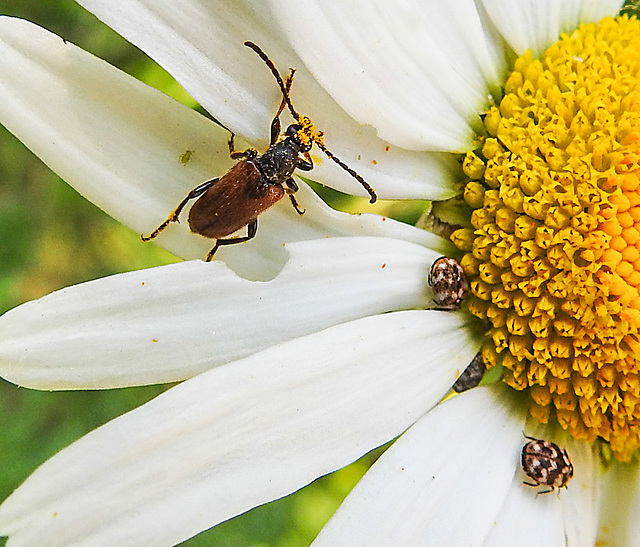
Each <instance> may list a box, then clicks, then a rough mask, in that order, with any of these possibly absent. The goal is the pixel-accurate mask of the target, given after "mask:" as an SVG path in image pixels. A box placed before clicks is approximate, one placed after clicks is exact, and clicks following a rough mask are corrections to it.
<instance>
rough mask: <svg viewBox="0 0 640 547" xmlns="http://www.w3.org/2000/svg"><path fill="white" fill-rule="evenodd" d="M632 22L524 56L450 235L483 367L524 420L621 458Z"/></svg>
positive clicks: (636, 219) (633, 341)
mask: <svg viewBox="0 0 640 547" xmlns="http://www.w3.org/2000/svg"><path fill="white" fill-rule="evenodd" d="M639 52H640V22H638V20H636V19H635V18H628V17H626V16H622V17H619V18H615V19H614V18H607V19H604V20H602V21H600V22H599V23H597V24H591V25H582V26H581V27H580V28H579V29H578V30H576V31H575V32H574V33H573V34H572V35H570V36H567V35H563V36H562V37H561V39H560V41H559V42H557V43H556V44H554V45H552V46H551V47H550V48H549V49H548V50H547V51H546V52H545V54H544V57H543V58H542V59H541V60H537V59H533V57H532V55H531V53H530V52H527V53H525V54H524V55H523V56H522V57H520V58H519V59H518V60H517V61H516V63H515V68H514V70H513V73H512V74H511V75H510V76H509V78H508V80H507V82H506V85H505V94H504V97H503V99H502V101H501V103H500V105H499V107H493V108H491V110H490V111H489V112H488V113H487V114H486V117H485V120H484V124H485V128H486V131H487V133H488V137H487V138H485V139H484V141H483V143H482V147H481V148H480V149H478V150H476V151H474V152H469V153H468V154H467V155H466V157H465V160H464V164H463V170H464V172H465V174H466V176H467V177H468V181H467V183H466V187H465V190H464V199H465V201H466V203H467V204H468V205H469V207H470V208H471V209H472V213H471V219H470V225H469V227H468V228H462V229H460V230H457V231H456V232H454V234H453V235H452V240H453V241H454V243H455V244H456V245H457V246H458V247H459V248H460V249H461V250H462V251H464V252H465V254H464V257H463V259H462V261H461V264H462V267H463V268H464V270H465V272H466V274H467V276H468V280H469V285H470V289H471V294H470V296H469V298H468V299H467V303H466V305H467V307H468V309H469V310H470V311H471V313H473V314H474V315H476V316H478V317H480V318H482V319H484V320H486V321H487V323H488V326H489V329H488V331H487V336H486V341H485V343H484V346H483V350H482V351H483V357H484V360H485V362H486V364H487V365H488V366H495V365H498V364H499V365H502V366H503V367H504V376H503V379H504V381H505V382H506V383H507V384H509V385H510V386H512V387H513V388H515V389H517V390H527V393H528V394H529V397H530V400H531V405H530V412H531V414H532V416H534V417H535V418H537V419H538V420H540V421H541V422H545V423H546V422H547V421H549V420H555V421H557V422H558V423H559V424H560V426H562V427H563V428H564V429H566V430H567V431H569V432H570V433H571V435H573V436H574V437H575V438H577V439H587V440H589V441H591V442H594V441H596V440H598V439H599V440H600V441H603V442H606V443H608V444H609V445H610V448H611V451H612V452H613V453H614V454H615V456H616V457H617V458H618V459H620V460H623V461H627V460H629V459H630V458H631V456H632V454H633V452H634V451H635V450H636V449H637V448H639V447H640V188H639V187H640V80H639V78H640V53H639Z"/></svg>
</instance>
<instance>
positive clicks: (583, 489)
mask: <svg viewBox="0 0 640 547" xmlns="http://www.w3.org/2000/svg"><path fill="white" fill-rule="evenodd" d="M561 446H562V447H564V448H565V449H566V450H567V453H568V454H569V457H570V458H571V463H572V464H573V469H574V476H573V479H571V482H570V483H569V484H568V485H567V488H566V489H562V491H561V492H560V494H559V497H560V501H561V503H562V513H563V520H564V534H565V537H566V544H567V547H581V546H582V545H596V540H597V536H598V524H599V516H600V515H599V513H600V498H601V495H602V484H601V482H602V481H601V470H600V465H599V463H598V461H599V458H598V457H594V448H593V447H592V446H591V445H590V444H589V443H588V442H585V441H576V440H575V439H572V438H571V437H569V436H567V437H566V440H563V442H562V444H561Z"/></svg>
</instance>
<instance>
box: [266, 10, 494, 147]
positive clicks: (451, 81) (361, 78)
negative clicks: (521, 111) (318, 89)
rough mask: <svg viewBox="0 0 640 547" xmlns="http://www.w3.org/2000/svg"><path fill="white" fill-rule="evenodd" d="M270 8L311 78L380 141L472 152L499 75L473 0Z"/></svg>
mask: <svg viewBox="0 0 640 547" xmlns="http://www.w3.org/2000/svg"><path fill="white" fill-rule="evenodd" d="M272 6H273V9H274V10H275V11H277V12H278V13H279V14H280V15H281V18H280V21H281V23H282V31H283V32H284V33H286V34H287V36H288V37H289V40H290V42H291V44H292V46H293V47H294V49H295V50H296V52H297V53H298V54H299V55H300V57H301V58H302V59H303V61H304V62H305V64H306V65H307V67H308V68H309V69H310V70H311V71H312V72H313V74H314V76H315V77H316V78H317V79H318V81H319V82H320V83H321V84H322V85H323V86H324V87H325V88H326V89H327V90H328V91H329V92H330V93H331V95H332V96H333V97H334V98H335V99H336V101H338V103H340V105H342V106H343V108H344V109H345V110H346V111H347V112H349V113H350V114H351V115H352V116H353V117H354V118H355V119H356V120H358V121H359V122H360V123H363V124H365V123H367V124H371V125H373V126H374V127H375V128H376V129H377V130H378V133H379V135H380V137H381V138H383V139H385V140H387V141H389V142H392V143H394V144H396V145H398V146H402V147H404V148H408V149H413V150H424V149H430V150H446V151H461V150H466V149H468V148H470V147H472V141H473V138H474V129H476V130H477V129H479V128H480V127H481V123H480V119H479V117H478V113H479V112H482V111H483V110H485V109H486V107H487V101H488V93H489V91H488V89H489V87H490V86H495V85H496V84H497V82H498V80H499V79H500V74H501V72H502V71H503V70H504V59H502V58H497V57H496V56H495V49H494V48H493V46H492V45H491V44H490V42H491V38H490V37H489V36H488V35H487V34H486V33H485V32H484V31H483V29H482V27H481V24H480V18H479V16H478V13H477V11H476V8H475V5H474V4H473V1H472V0H463V1H462V2H455V3H446V2H439V1H437V0H434V1H432V2H424V1H422V2H416V1H410V0H403V1H402V2H388V1H387V0H379V1H375V2H372V1H371V0H356V1H351V2H340V3H337V2H322V1H314V0H299V1H296V2H282V0H273V1H272ZM335 52H339V53H338V54H336V53H335Z"/></svg>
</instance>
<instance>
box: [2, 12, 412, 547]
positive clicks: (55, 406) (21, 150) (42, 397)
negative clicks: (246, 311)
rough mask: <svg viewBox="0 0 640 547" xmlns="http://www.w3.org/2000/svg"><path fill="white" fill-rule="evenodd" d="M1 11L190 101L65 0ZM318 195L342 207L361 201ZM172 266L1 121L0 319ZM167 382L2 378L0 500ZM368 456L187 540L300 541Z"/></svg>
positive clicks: (398, 209) (401, 209) (395, 207)
mask: <svg viewBox="0 0 640 547" xmlns="http://www.w3.org/2000/svg"><path fill="white" fill-rule="evenodd" d="M0 14H4V15H14V16H17V17H22V18H24V19H28V20H30V21H32V22H34V23H37V24H39V25H41V26H43V27H45V28H47V29H48V30H50V31H52V32H54V33H56V34H58V35H60V36H62V37H63V38H65V39H67V40H69V41H70V42H73V43H75V44H77V45H80V46H81V47H82V48H84V49H85V50H87V51H89V52H91V53H93V54H94V55H96V56H98V57H101V58H103V59H105V60H107V61H108V62H110V63H111V64H113V65H115V66H117V67H118V68H120V69H122V70H124V71H126V72H128V73H129V74H132V75H134V76H135V77H137V78H138V79H140V80H142V81H144V82H146V83H148V84H149V85H152V86H154V87H156V88H159V89H161V90H162V91H164V92H165V93H167V94H169V95H171V96H173V97H174V98H176V99H178V100H179V101H181V102H184V103H185V104H187V105H189V106H192V107H196V106H197V105H196V104H195V103H194V102H193V100H192V99H191V98H190V97H189V96H188V95H187V94H186V93H185V92H184V91H183V90H182V88H181V87H180V86H179V85H178V84H176V83H175V81H174V80H173V79H172V78H171V76H169V75H168V74H167V73H166V72H165V71H163V70H162V69H161V68H160V67H158V66H157V65H156V64H155V63H154V62H153V61H151V60H150V59H149V58H148V57H147V56H146V55H144V54H143V53H142V52H141V51H140V50H138V49H136V48H135V47H133V46H132V45H131V44H129V43H128V42H126V41H125V40H124V39H123V38H121V37H120V36H119V35H118V34H116V33H115V32H113V31H112V30H111V29H109V28H108V27H106V26H105V25H103V24H102V23H101V22H100V21H98V20H97V19H96V18H95V17H94V16H93V15H91V14H90V13H88V12H87V11H85V10H84V9H83V8H81V7H80V6H79V5H78V4H76V3H75V2H74V1H72V0H57V1H55V2H52V1H51V0H40V1H36V0H33V1H25V0H0ZM265 130H267V128H265ZM319 191H320V192H322V193H323V195H324V196H325V199H328V200H329V201H331V202H332V204H333V205H334V206H337V207H339V208H342V209H345V210H349V209H353V208H356V207H359V205H360V204H361V203H366V200H362V201H359V202H357V201H354V200H353V199H352V198H350V197H347V196H344V195H342V194H339V193H337V192H331V191H329V190H326V189H322V188H320V189H319ZM368 210H372V209H368ZM376 210H378V211H383V210H384V213H385V214H388V215H393V216H395V217H396V218H398V217H403V218H405V219H406V220H408V221H415V220H417V217H418V216H419V214H420V211H421V205H417V206H413V207H409V208H408V207H407V205H406V204H404V205H403V204H390V203H388V202H387V203H386V204H385V203H382V204H381V205H380V206H379V208H378V209H376ZM176 260H177V259H176V258H175V257H174V256H172V255H170V254H169V253H167V252H165V251H163V250H162V249H160V248H159V247H156V246H155V245H153V244H143V243H142V242H141V241H140V237H139V235H138V234H136V233H134V232H132V231H131V230H129V229H128V228H126V227H124V226H122V225H120V224H118V223H117V222H116V221H114V220H113V219H111V218H110V217H108V216H107V215H106V214H104V213H103V212H102V211H100V210H99V209H98V208H97V207H95V206H94V205H92V204H91V203H89V202H88V201H86V200H85V199H84V198H82V197H81V196H80V195H78V194H77V193H76V192H75V191H74V190H73V189H72V188H71V187H69V186H68V185H66V184H65V183H64V182H63V181H62V180H61V179H60V178H59V177H57V176H56V175H55V174H54V173H52V172H51V171H50V170H49V169H48V168H47V167H46V166H45V165H44V164H43V163H42V162H40V160H38V159H37V158H36V157H35V156H34V155H33V154H31V152H30V151H29V150H27V149H26V148H25V147H24V145H22V143H20V142H19V141H18V140H17V139H15V138H14V137H13V135H11V134H10V133H9V132H8V131H6V130H5V129H4V127H2V126H0V313H4V312H6V311H7V310H9V309H11V308H13V307H14V306H17V305H19V304H21V303H23V302H25V301H28V300H32V299H34V298H39V297H41V296H43V295H45V294H48V293H50V292H51V291H54V290H57V289H60V288H62V287H66V286H68V285H72V284H77V283H81V282H84V281H88V280H91V279H95V278H98V277H104V276H107V275H111V274H116V273H120V272H125V271H129V270H135V269H139V268H148V267H152V266H157V265H160V264H166V263H169V262H175V261H176ZM168 387H170V386H150V387H143V388H130V389H120V390H109V391H78V392H51V393H49V392H40V391H32V390H29V389H24V388H18V387H16V386H14V385H13V384H10V383H8V382H5V381H4V380H2V379H0V500H3V499H5V498H6V497H7V496H8V495H9V494H10V493H11V492H12V491H13V490H14V489H15V488H16V487H17V486H19V485H20V483H22V482H23V481H24V480H25V479H26V478H27V477H28V476H29V475H30V474H31V473H32V472H33V471H34V470H35V469H36V468H37V467H38V466H39V465H40V464H42V463H43V462H44V461H45V460H46V459H47V458H49V457H51V456H52V455H54V454H55V453H56V452H58V451H59V450H61V449H62V448H64V447H65V446H67V445H69V444H70V443H72V442H73V441H74V440H76V439H78V438H79V437H81V436H82V435H84V434H85V433H87V432H89V431H91V430H92V429H94V428H95V427H97V426H99V425H101V424H103V423H105V422H107V421H109V420H110V419H112V418H114V417H116V416H118V415H120V414H122V413H124V412H126V411H128V410H131V409H133V408H135V407H137V406H139V405H140V404H142V403H144V402H146V401H148V400H149V399H151V398H153V397H154V396H156V395H157V394H159V393H161V392H162V391H164V390H165V389H167V388H168ZM377 454H378V452H374V453H373V454H371V455H368V456H366V457H365V458H363V459H362V460H361V461H359V462H356V463H355V464H353V465H352V466H350V467H348V468H346V469H343V470H341V471H339V472H337V473H334V474H333V475H330V476H328V477H324V478H322V479H319V480H318V481H316V482H314V483H313V484H311V485H309V486H308V487H306V488H304V489H303V490H301V491H299V492H297V493H296V494H293V495H292V496H289V497H287V498H285V499H282V500H279V501H276V502H274V503H270V504H268V505H265V506H263V507H259V508H257V509H254V510H252V511H250V512H248V513H246V514H244V515H241V516H239V517H238V518H235V519H233V520H231V521H229V522H226V523H224V524H222V525H220V526H218V527H216V528H215V529H213V530H210V531H208V532H205V533H203V534H200V535H199V536H197V537H195V538H193V539H191V540H189V541H187V542H186V543H185V544H184V545H189V546H191V547H196V546H205V545H225V546H227V545H228V546H248V545H274V546H299V545H308V544H309V543H310V542H311V541H312V540H313V538H314V537H315V535H316V534H317V533H318V532H319V530H320V529H321V528H322V526H323V525H324V523H325V522H326V521H327V520H328V518H329V517H330V516H331V515H332V514H333V512H334V511H335V509H336V508H337V507H338V505H339V504H340V502H341V501H342V499H344V497H345V495H346V494H347V493H348V491H349V490H350V489H351V488H352V487H353V485H354V484H355V483H356V482H357V481H358V479H359V478H360V477H361V476H362V474H363V473H364V472H365V471H366V469H367V468H368V467H369V465H370V464H371V463H372V462H373V461H374V459H375V458H376V456H377ZM3 544H4V540H3V539H0V545H3Z"/></svg>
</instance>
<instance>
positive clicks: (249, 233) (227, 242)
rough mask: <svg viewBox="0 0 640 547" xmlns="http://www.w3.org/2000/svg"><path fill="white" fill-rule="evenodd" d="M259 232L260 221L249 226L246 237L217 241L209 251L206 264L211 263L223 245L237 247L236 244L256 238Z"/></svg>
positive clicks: (255, 221) (252, 222) (256, 220)
mask: <svg viewBox="0 0 640 547" xmlns="http://www.w3.org/2000/svg"><path fill="white" fill-rule="evenodd" d="M257 231H258V219H257V218H256V219H255V220H253V221H251V223H250V224H249V225H248V226H247V235H246V236H244V237H230V238H229V239H218V240H217V241H216V244H215V246H214V247H213V249H211V250H210V251H209V254H208V255H207V258H205V262H211V259H212V258H213V255H214V254H216V251H217V250H218V247H222V246H223V245H235V244H236V243H244V242H245V241H249V240H250V239H253V238H254V237H255V236H256V233H257Z"/></svg>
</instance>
